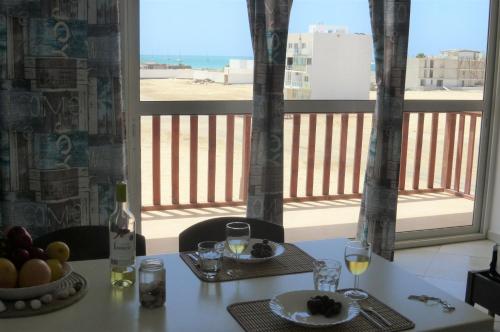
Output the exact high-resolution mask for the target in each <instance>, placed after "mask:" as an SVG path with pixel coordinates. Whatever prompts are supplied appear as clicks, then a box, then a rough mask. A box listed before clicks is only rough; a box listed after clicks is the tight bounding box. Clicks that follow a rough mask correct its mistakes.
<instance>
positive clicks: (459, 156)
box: [453, 114, 465, 192]
mask: <svg viewBox="0 0 500 332" xmlns="http://www.w3.org/2000/svg"><path fill="white" fill-rule="evenodd" d="M464 129H465V115H463V114H460V121H459V122H458V138H457V139H458V140H457V155H456V159H455V183H454V186H453V189H454V190H455V191H456V192H459V191H460V179H461V175H462V154H463V150H464Z"/></svg>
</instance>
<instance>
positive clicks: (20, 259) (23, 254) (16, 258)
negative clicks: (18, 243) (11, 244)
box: [10, 248, 30, 269]
mask: <svg viewBox="0 0 500 332" xmlns="http://www.w3.org/2000/svg"><path fill="white" fill-rule="evenodd" d="M10 258H11V259H10V260H11V261H12V263H14V265H15V266H16V267H17V268H18V269H19V268H21V266H23V264H24V263H25V262H26V261H28V260H29V259H30V253H29V252H28V250H26V249H23V248H16V249H14V250H13V251H12V253H11V254H10Z"/></svg>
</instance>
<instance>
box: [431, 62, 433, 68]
mask: <svg viewBox="0 0 500 332" xmlns="http://www.w3.org/2000/svg"><path fill="white" fill-rule="evenodd" d="M431 68H434V60H431Z"/></svg>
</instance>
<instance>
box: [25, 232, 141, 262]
mask: <svg viewBox="0 0 500 332" xmlns="http://www.w3.org/2000/svg"><path fill="white" fill-rule="evenodd" d="M108 229H109V228H108V226H77V227H68V228H63V229H60V230H57V231H55V232H52V233H48V234H45V235H42V236H41V237H39V238H37V239H35V240H34V241H33V242H34V245H35V246H36V247H40V248H42V249H45V248H46V247H47V246H48V245H49V243H51V242H54V241H63V242H65V243H66V244H67V245H68V246H69V249H70V251H71V254H70V257H69V260H70V261H82V260H89V259H104V258H108V257H109V230H108ZM135 251H136V255H137V256H144V255H146V239H145V238H144V236H143V235H140V234H136V243H135Z"/></svg>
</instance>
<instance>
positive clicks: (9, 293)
mask: <svg viewBox="0 0 500 332" xmlns="http://www.w3.org/2000/svg"><path fill="white" fill-rule="evenodd" d="M63 270H64V275H63V276H62V277H61V278H59V279H58V280H55V281H52V282H49V283H48V284H44V285H40V286H33V287H22V288H0V299H1V300H26V299H33V298H35V297H39V296H42V295H45V294H48V293H52V292H54V291H55V290H56V289H57V288H58V287H59V286H60V285H61V284H62V283H63V282H64V279H66V278H67V277H68V276H69V275H70V274H71V272H73V269H72V268H71V265H69V264H68V263H64V264H63Z"/></svg>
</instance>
